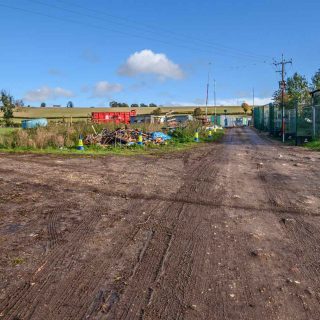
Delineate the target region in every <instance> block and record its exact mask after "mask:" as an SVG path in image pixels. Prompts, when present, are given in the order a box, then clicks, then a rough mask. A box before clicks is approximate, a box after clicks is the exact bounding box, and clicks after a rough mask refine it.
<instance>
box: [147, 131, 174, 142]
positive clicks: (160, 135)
mask: <svg viewBox="0 0 320 320" xmlns="http://www.w3.org/2000/svg"><path fill="white" fill-rule="evenodd" d="M159 138H161V139H162V140H164V141H166V140H171V139H172V138H171V137H170V136H168V135H167V134H165V133H163V132H159V131H156V132H152V133H151V139H152V140H156V139H159Z"/></svg>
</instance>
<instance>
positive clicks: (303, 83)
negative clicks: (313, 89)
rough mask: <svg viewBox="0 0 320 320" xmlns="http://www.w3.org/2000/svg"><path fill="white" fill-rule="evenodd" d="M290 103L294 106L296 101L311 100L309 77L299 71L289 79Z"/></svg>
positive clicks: (306, 101) (290, 105)
mask: <svg viewBox="0 0 320 320" xmlns="http://www.w3.org/2000/svg"><path fill="white" fill-rule="evenodd" d="M287 93H288V105H289V107H293V106H294V105H295V103H296V102H298V103H308V102H310V94H309V84H308V81H307V79H306V78H305V77H304V76H302V75H300V74H298V73H297V72H296V73H295V74H294V75H293V76H292V77H289V78H288V79H287Z"/></svg>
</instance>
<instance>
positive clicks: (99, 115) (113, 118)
mask: <svg viewBox="0 0 320 320" xmlns="http://www.w3.org/2000/svg"><path fill="white" fill-rule="evenodd" d="M136 115H137V112H136V110H131V111H128V112H92V113H91V120H92V122H94V123H108V122H114V123H117V124H120V123H124V124H130V117H134V116H136Z"/></svg>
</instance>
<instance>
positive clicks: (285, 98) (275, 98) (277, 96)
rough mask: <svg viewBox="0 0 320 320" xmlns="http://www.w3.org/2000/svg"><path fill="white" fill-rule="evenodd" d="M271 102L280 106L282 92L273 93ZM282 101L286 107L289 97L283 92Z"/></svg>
mask: <svg viewBox="0 0 320 320" xmlns="http://www.w3.org/2000/svg"><path fill="white" fill-rule="evenodd" d="M273 101H274V102H275V103H276V104H277V105H281V103H282V92H281V89H279V90H277V91H275V93H274V94H273ZM283 101H284V104H285V105H288V102H289V96H288V94H287V93H286V92H285V93H284V96H283Z"/></svg>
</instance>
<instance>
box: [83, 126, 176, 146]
mask: <svg viewBox="0 0 320 320" xmlns="http://www.w3.org/2000/svg"><path fill="white" fill-rule="evenodd" d="M140 135H141V136H142V142H143V144H165V143H166V141H167V140H170V139H171V137H170V136H168V135H167V134H165V133H163V132H150V133H145V132H142V131H141V130H139V129H122V128H119V129H116V130H114V131H111V130H109V129H103V130H102V131H101V132H100V133H97V134H89V135H87V136H86V138H85V139H84V141H83V143H84V144H85V145H102V146H107V145H116V144H123V145H127V146H130V145H134V144H136V143H138V140H139V136H140Z"/></svg>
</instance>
